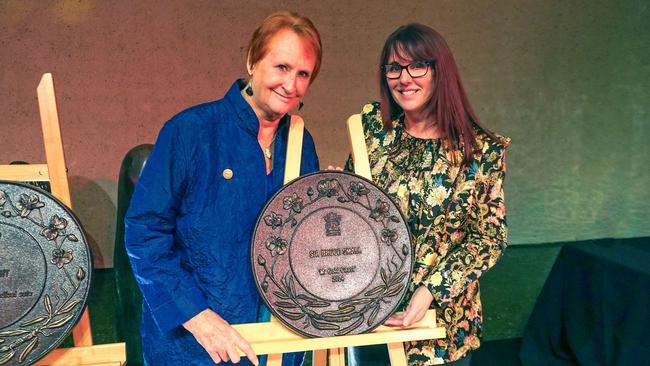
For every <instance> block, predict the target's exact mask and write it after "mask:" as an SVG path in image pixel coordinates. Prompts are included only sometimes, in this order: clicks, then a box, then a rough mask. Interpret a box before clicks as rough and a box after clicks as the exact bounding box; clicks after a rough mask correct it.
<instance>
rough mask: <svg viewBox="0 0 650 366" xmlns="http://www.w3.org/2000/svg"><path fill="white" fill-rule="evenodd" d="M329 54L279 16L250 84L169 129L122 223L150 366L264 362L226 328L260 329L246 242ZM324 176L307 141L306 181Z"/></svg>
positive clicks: (261, 45) (254, 56) (255, 50)
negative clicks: (296, 117) (293, 117)
mask: <svg viewBox="0 0 650 366" xmlns="http://www.w3.org/2000/svg"><path fill="white" fill-rule="evenodd" d="M321 54H322V52H321V41H320V37H319V35H318V31H317V30H316V28H315V27H314V25H313V24H312V22H311V21H310V20H309V19H307V18H305V17H301V16H299V15H297V14H295V13H288V12H279V13H275V14H272V15H270V16H269V17H267V18H266V19H265V20H264V21H263V22H262V24H261V25H260V26H259V27H258V28H257V30H256V31H255V32H254V33H253V37H252V39H251V41H250V44H249V46H248V53H247V56H248V59H247V69H248V74H249V76H248V78H247V79H246V80H237V81H235V82H234V83H233V85H232V86H231V87H230V89H229V90H228V91H227V92H226V95H225V96H224V97H223V98H222V99H220V100H217V101H213V102H209V103H205V104H201V105H198V106H194V107H192V108H189V109H186V110H185V111H182V112H180V113H179V114H177V115H176V116H174V117H173V118H172V119H171V120H169V121H168V122H167V123H165V126H164V127H163V128H162V130H161V132H160V135H159V136H158V140H157V142H156V144H155V146H154V148H153V150H152V152H151V155H150V156H149V158H148V160H147V164H146V165H145V167H144V170H143V172H142V176H141V177H140V180H139V181H138V184H137V186H136V189H135V192H134V194H133V198H132V200H131V204H130V207H129V210H128V212H127V215H126V219H125V229H126V233H125V242H126V247H127V252H128V255H129V258H130V260H131V264H132V266H133V272H134V274H135V276H136V279H137V282H138V285H139V286H140V289H141V290H142V294H143V298H144V305H143V312H142V327H141V332H142V349H143V355H144V359H145V363H146V364H147V365H149V366H157V365H178V366H189V365H214V364H215V363H217V364H223V363H222V362H224V363H225V364H231V362H232V363H238V362H239V361H240V356H239V353H238V350H237V348H239V349H241V350H242V351H243V352H244V353H245V354H246V356H247V359H243V360H241V361H242V363H244V364H250V363H251V362H252V363H254V364H257V363H258V360H257V357H256V356H255V353H254V352H253V351H252V349H251V347H250V345H249V344H248V342H246V340H245V339H243V337H242V336H241V335H240V334H238V333H237V331H236V330H235V329H234V328H233V327H232V326H231V325H230V324H233V323H251V322H255V321H257V320H258V319H260V318H261V317H260V316H258V312H259V310H260V309H258V305H259V304H260V303H261V301H260V297H259V294H258V292H257V289H256V286H255V282H254V280H253V274H252V271H251V268H250V241H251V237H252V233H253V229H254V226H255V221H256V218H257V214H258V213H259V212H260V211H261V209H262V207H263V205H264V204H265V203H266V201H267V200H268V199H269V198H270V197H271V196H272V195H273V194H274V192H276V191H277V190H278V189H279V188H280V187H281V186H282V182H283V178H284V164H285V155H286V151H287V139H288V130H289V119H290V116H289V112H290V111H293V110H295V109H298V108H299V107H300V104H301V103H302V98H304V96H305V93H306V92H307V89H308V87H309V85H310V84H311V82H313V81H314V79H315V78H316V75H317V74H318V70H319V68H320V64H321ZM316 170H318V159H317V157H316V151H315V148H314V143H313V140H312V138H311V136H310V135H309V134H308V133H307V132H305V134H304V137H303V144H302V156H301V169H300V171H301V174H306V173H309V172H313V171H316ZM267 311H268V310H267ZM260 320H262V319H260ZM285 356H286V357H285V359H284V362H283V365H299V364H301V363H302V358H303V354H289V355H287V354H285Z"/></svg>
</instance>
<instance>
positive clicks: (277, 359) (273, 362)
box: [266, 353, 282, 366]
mask: <svg viewBox="0 0 650 366" xmlns="http://www.w3.org/2000/svg"><path fill="white" fill-rule="evenodd" d="M266 366H282V353H274V354H272V355H268V356H267V358H266Z"/></svg>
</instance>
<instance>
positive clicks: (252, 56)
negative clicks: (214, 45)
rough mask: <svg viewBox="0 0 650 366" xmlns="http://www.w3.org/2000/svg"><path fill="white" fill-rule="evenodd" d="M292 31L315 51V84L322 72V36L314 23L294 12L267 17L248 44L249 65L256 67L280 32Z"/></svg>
mask: <svg viewBox="0 0 650 366" xmlns="http://www.w3.org/2000/svg"><path fill="white" fill-rule="evenodd" d="M284 29H290V30H292V31H294V32H295V33H296V34H297V35H298V36H299V37H300V38H302V39H304V40H306V41H307V42H308V43H309V45H310V46H311V48H312V50H313V51H314V55H315V56H316V64H315V65H314V71H313V72H312V74H311V78H310V80H309V82H310V83H311V82H313V81H314V79H316V75H318V71H319V70H320V65H321V59H322V57H323V49H322V46H321V41H320V35H319V34H318V30H316V27H315V26H314V23H312V22H311V20H309V18H307V17H303V16H300V15H298V14H297V13H294V12H288V11H279V12H276V13H273V14H271V15H269V16H268V17H266V19H264V21H263V22H262V24H261V25H260V26H259V27H258V28H257V29H256V30H255V32H254V33H253V37H252V38H251V41H250V43H249V44H248V52H247V55H248V63H249V65H255V64H256V63H257V62H258V61H259V60H261V59H262V58H264V56H266V53H267V52H268V49H267V47H268V43H269V41H270V40H271V38H273V36H275V35H276V34H277V33H278V32H279V31H281V30H284Z"/></svg>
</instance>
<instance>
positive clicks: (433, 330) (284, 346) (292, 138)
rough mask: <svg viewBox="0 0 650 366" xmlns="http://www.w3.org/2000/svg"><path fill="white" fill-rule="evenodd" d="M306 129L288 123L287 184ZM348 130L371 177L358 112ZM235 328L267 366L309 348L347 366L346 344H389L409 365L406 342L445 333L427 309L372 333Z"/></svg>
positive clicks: (319, 360) (400, 364)
mask: <svg viewBox="0 0 650 366" xmlns="http://www.w3.org/2000/svg"><path fill="white" fill-rule="evenodd" d="M303 129H304V121H303V120H302V118H300V117H298V116H293V117H292V118H291V124H290V126H289V142H288V147H287V160H286V165H285V175H284V183H285V184H287V183H288V182H290V181H291V180H293V179H295V178H297V177H298V176H299V175H300V155H301V154H300V149H301V147H302V135H303ZM348 132H349V136H350V146H351V147H352V157H353V159H354V166H355V173H356V174H358V175H361V176H363V177H365V178H367V179H370V180H372V177H371V174H370V164H369V162H368V152H367V150H366V144H365V139H364V137H363V128H362V126H361V116H360V115H358V114H356V115H353V116H351V117H350V118H349V119H348ZM233 327H234V328H235V329H236V330H237V331H238V332H239V334H241V335H242V336H243V337H244V339H246V340H247V341H248V342H249V343H250V344H251V346H252V348H253V351H255V353H256V354H258V355H264V354H268V359H267V365H268V366H281V365H282V353H286V352H299V351H309V350H313V351H314V358H313V362H312V364H313V365H314V366H325V365H327V364H328V363H329V365H330V366H344V365H345V347H352V346H367V345H372V344H386V345H387V346H388V353H389V355H390V362H391V365H392V366H406V365H407V360H406V355H405V353H404V345H403V342H407V341H416V340H423V339H434V338H443V337H444V336H445V329H444V328H443V327H436V313H435V310H429V311H427V313H426V315H425V317H424V319H422V320H421V321H419V322H418V323H416V324H413V325H412V326H410V327H408V328H393V327H386V326H379V327H378V328H377V329H375V330H374V331H372V332H370V333H366V334H357V335H349V336H339V337H324V338H304V337H302V336H300V335H298V334H296V333H294V332H292V331H290V330H289V329H287V328H286V327H285V326H284V325H282V323H280V322H278V321H277V320H276V319H274V318H273V317H272V318H271V321H270V322H268V323H251V324H238V325H233ZM240 355H241V356H244V353H243V352H240Z"/></svg>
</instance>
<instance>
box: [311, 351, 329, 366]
mask: <svg viewBox="0 0 650 366" xmlns="http://www.w3.org/2000/svg"><path fill="white" fill-rule="evenodd" d="M311 364H312V365H313V366H327V350H326V349H315V350H314V353H313V355H312V357H311Z"/></svg>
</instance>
